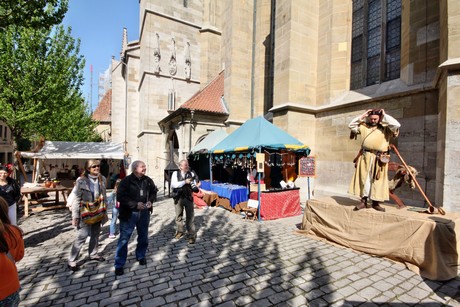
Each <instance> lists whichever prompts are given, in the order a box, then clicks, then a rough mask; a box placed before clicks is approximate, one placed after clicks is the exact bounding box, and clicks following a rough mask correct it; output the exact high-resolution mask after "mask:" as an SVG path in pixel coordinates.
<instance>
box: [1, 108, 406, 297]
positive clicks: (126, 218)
mask: <svg viewBox="0 0 460 307" xmlns="http://www.w3.org/2000/svg"><path fill="white" fill-rule="evenodd" d="M399 127H400V124H399V122H398V121H397V120H396V119H394V118H393V117H391V116H390V115H388V114H386V113H385V111H384V110H383V109H372V110H367V111H366V112H364V113H363V114H362V115H360V116H358V117H356V118H354V119H353V120H352V121H351V122H350V124H349V128H350V129H351V138H357V135H360V136H361V149H360V151H359V153H358V155H357V156H356V158H355V161H354V162H355V172H354V175H353V178H352V180H351V183H350V188H349V191H348V192H349V193H350V194H351V195H355V196H357V197H359V198H360V203H359V204H358V205H357V206H356V207H355V208H354V210H355V211H358V210H362V209H365V208H368V207H369V206H368V202H369V201H370V202H371V206H372V208H374V209H375V210H377V211H382V212H384V211H385V209H384V208H383V207H381V206H380V203H381V202H384V201H386V200H388V199H389V196H388V158H387V155H388V152H389V144H390V141H391V139H392V138H395V137H397V135H398V132H399ZM146 171H147V168H146V164H145V163H144V162H143V161H140V160H138V161H134V162H133V163H132V164H131V174H130V175H128V176H123V177H124V178H123V179H121V178H118V177H116V178H115V177H113V176H109V173H108V164H107V161H105V160H103V161H99V160H94V159H90V160H88V161H86V163H85V167H84V170H82V172H81V175H80V176H79V177H78V178H77V180H76V182H75V186H74V188H73V190H72V192H71V195H70V196H69V199H68V202H69V203H70V210H71V212H72V219H71V223H72V225H73V226H74V227H75V228H76V233H75V240H74V242H73V244H72V246H71V249H70V252H69V257H68V268H69V269H70V270H72V271H78V270H79V269H80V264H79V261H78V258H79V254H80V251H81V248H82V246H83V244H85V242H86V241H87V238H89V241H88V244H89V246H88V258H89V260H94V261H100V262H103V261H105V260H106V259H105V258H104V257H103V256H102V255H101V254H99V252H98V245H99V236H100V232H101V227H102V225H103V224H104V223H106V222H107V221H108V214H107V213H108V211H109V210H111V213H112V215H111V222H110V226H109V238H110V239H116V238H117V234H118V235H119V237H118V242H117V247H116V250H115V257H114V268H115V274H116V275H123V274H124V265H125V263H126V260H127V257H128V243H129V240H130V239H131V236H132V234H133V232H134V229H136V231H137V245H136V249H135V256H136V260H137V261H138V262H139V264H140V265H147V257H146V253H147V249H148V228H149V223H150V215H151V214H152V211H153V208H152V204H153V203H154V202H155V201H156V197H157V191H158V189H157V187H156V186H155V183H154V182H153V180H152V179H151V178H150V177H148V176H147V175H146ZM9 174H10V170H9V169H8V167H6V166H0V276H2V277H6V278H3V280H4V281H3V282H2V283H0V306H18V304H19V290H20V285H19V277H18V273H17V269H16V266H15V262H17V261H20V260H21V259H22V257H23V256H24V240H23V234H22V231H21V229H20V228H19V227H17V226H16V224H17V213H16V212H17V203H18V201H19V199H20V196H21V193H20V187H19V185H18V183H17V181H16V180H14V179H12V178H10V176H9ZM251 175H252V174H251ZM252 176H254V175H252ZM107 180H110V181H111V184H110V185H111V186H112V187H113V191H112V192H111V193H110V194H108V195H107V186H108V182H107ZM199 187H200V181H199V179H198V176H197V174H196V173H195V172H194V171H192V170H190V167H189V164H188V161H187V160H182V161H180V163H179V170H178V171H175V172H174V173H173V174H172V175H171V188H172V189H173V200H174V212H175V223H176V232H175V235H174V238H175V239H178V240H179V239H181V238H182V237H186V239H187V241H188V243H189V244H194V243H195V241H196V228H195V212H194V209H195V208H202V207H204V206H206V204H205V203H204V201H203V200H202V199H201V198H202V197H203V194H202V192H201V190H200V188H199ZM200 201H201V202H200ZM117 220H119V225H118V228H119V232H117Z"/></svg>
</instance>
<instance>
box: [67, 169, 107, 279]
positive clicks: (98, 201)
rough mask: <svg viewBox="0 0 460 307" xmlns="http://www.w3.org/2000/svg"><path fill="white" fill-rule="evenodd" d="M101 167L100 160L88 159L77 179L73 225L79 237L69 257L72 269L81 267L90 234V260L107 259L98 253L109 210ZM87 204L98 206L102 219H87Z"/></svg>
mask: <svg viewBox="0 0 460 307" xmlns="http://www.w3.org/2000/svg"><path fill="white" fill-rule="evenodd" d="M99 168H100V162H99V160H88V161H86V163H85V171H84V172H83V174H82V175H81V176H80V177H79V178H78V179H77V182H76V184H75V188H74V189H75V200H74V201H73V204H72V225H73V226H75V227H77V238H76V239H75V241H74V243H73V245H72V248H71V250H70V255H69V259H68V267H69V269H70V270H72V271H78V270H79V269H80V268H79V266H78V264H77V258H78V255H79V254H80V250H81V247H82V246H83V244H84V243H85V241H86V238H87V237H88V236H89V238H90V239H89V247H88V253H89V258H90V260H96V261H100V262H103V261H105V258H104V257H102V256H101V255H99V254H98V245H99V235H100V232H101V225H102V224H103V223H104V222H105V221H106V220H107V212H106V208H105V204H104V202H105V201H106V199H107V197H106V196H107V195H106V189H105V187H106V181H105V177H104V176H102V175H101V174H100V172H99ZM85 205H86V206H90V205H92V206H93V207H97V208H98V209H97V212H98V213H99V214H98V217H100V220H96V221H94V220H91V219H88V220H86V213H85V212H84V210H83V209H84V206H85ZM104 209H105V210H104ZM82 213H84V215H82ZM98 219H99V218H98Z"/></svg>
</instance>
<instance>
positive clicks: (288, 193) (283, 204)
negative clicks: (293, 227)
mask: <svg viewBox="0 0 460 307" xmlns="http://www.w3.org/2000/svg"><path fill="white" fill-rule="evenodd" d="M250 198H251V199H257V192H251V195H250ZM259 208H260V217H261V218H262V219H264V220H275V219H279V218H283V217H290V216H296V215H300V214H302V209H301V208H300V189H299V188H294V189H287V190H274V191H263V192H261V193H260V206H259Z"/></svg>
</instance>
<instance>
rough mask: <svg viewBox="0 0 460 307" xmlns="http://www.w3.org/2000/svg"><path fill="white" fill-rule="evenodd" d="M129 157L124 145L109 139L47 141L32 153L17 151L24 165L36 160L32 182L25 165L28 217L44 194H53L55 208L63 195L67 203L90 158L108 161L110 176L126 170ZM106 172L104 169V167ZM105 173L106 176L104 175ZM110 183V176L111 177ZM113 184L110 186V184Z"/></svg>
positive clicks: (25, 210) (25, 203) (17, 156)
mask: <svg viewBox="0 0 460 307" xmlns="http://www.w3.org/2000/svg"><path fill="white" fill-rule="evenodd" d="M124 157H125V154H124V151H123V147H122V144H116V143H108V142H100V143H97V142H58V141H44V142H43V144H42V146H41V148H38V149H37V150H35V151H32V152H24V151H23V152H16V158H17V160H18V163H19V166H20V168H21V165H22V164H21V163H20V161H21V159H22V158H28V159H33V160H34V163H33V172H32V182H31V183H29V182H27V181H28V180H27V179H28V178H27V176H26V173H25V171H24V168H22V174H23V176H24V182H25V183H24V185H23V186H22V187H21V194H22V195H23V203H24V215H25V216H28V214H29V206H30V205H37V204H42V203H43V202H44V201H45V200H43V199H41V198H40V195H48V194H49V195H51V196H54V198H52V199H53V200H54V201H53V203H54V205H55V206H54V207H58V205H59V201H60V197H59V194H62V199H63V201H64V203H65V202H66V201H67V196H68V194H69V193H70V191H71V190H72V187H73V185H74V181H75V179H76V178H77V177H78V176H79V175H80V174H81V172H82V171H83V169H84V165H85V162H86V161H87V160H88V159H99V160H101V166H102V164H103V163H102V161H104V163H106V164H105V165H106V168H107V169H106V171H107V177H111V176H120V173H124V165H123V159H124ZM101 173H102V168H101ZM104 176H105V175H104ZM50 180H51V181H53V182H54V185H53V186H47V185H46V184H45V183H46V182H44V181H47V182H48V183H50V182H49V181H50ZM107 181H108V184H109V183H110V178H108V179H107ZM109 187H110V186H109Z"/></svg>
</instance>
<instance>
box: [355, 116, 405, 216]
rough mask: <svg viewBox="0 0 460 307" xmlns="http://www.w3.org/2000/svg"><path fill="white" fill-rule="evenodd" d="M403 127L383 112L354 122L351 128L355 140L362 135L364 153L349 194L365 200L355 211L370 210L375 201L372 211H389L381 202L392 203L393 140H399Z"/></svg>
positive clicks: (357, 162)
mask: <svg viewBox="0 0 460 307" xmlns="http://www.w3.org/2000/svg"><path fill="white" fill-rule="evenodd" d="M400 126H401V124H400V123H399V122H398V121H397V120H396V119H394V118H393V117H392V116H390V115H388V114H385V111H384V110H383V109H373V110H367V111H366V112H365V113H363V114H362V115H360V116H358V117H356V118H354V119H353V120H352V121H351V122H350V124H349V125H348V127H349V128H350V129H351V133H352V134H351V137H353V136H354V137H356V135H357V134H359V135H361V149H360V151H359V153H358V155H357V157H356V158H355V160H354V161H353V162H355V173H354V175H353V179H352V180H351V183H350V188H349V190H348V193H350V194H352V195H355V196H358V197H360V198H361V202H360V203H359V205H357V206H356V207H355V208H354V210H355V211H357V210H361V209H364V208H367V201H368V200H370V201H372V208H374V209H375V210H377V211H385V209H384V208H382V207H381V206H380V202H383V201H385V200H389V190H388V162H389V145H390V140H391V138H395V137H397V136H398V133H399V127H400Z"/></svg>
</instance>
